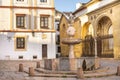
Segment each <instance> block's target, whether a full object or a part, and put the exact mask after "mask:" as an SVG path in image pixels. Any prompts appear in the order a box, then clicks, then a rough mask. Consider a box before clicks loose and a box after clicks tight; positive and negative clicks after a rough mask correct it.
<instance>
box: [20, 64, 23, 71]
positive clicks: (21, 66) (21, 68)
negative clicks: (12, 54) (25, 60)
mask: <svg viewBox="0 0 120 80" xmlns="http://www.w3.org/2000/svg"><path fill="white" fill-rule="evenodd" d="M23 71H24V69H23V64H19V72H23Z"/></svg>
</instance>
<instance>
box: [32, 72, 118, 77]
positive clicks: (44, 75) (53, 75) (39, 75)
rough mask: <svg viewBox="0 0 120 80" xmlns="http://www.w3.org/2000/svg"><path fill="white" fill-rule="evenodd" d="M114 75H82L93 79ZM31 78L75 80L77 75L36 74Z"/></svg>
mask: <svg viewBox="0 0 120 80" xmlns="http://www.w3.org/2000/svg"><path fill="white" fill-rule="evenodd" d="M113 75H116V73H109V74H103V73H101V74H91V75H84V77H85V78H93V77H106V76H113ZM31 77H62V78H77V75H65V74H62V75H61V74H57V75H56V74H36V75H33V76H31Z"/></svg>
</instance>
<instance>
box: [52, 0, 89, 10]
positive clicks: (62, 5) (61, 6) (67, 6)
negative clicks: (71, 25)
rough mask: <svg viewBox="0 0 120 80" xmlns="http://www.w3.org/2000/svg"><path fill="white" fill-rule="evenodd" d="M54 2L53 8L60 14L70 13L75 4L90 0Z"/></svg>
mask: <svg viewBox="0 0 120 80" xmlns="http://www.w3.org/2000/svg"><path fill="white" fill-rule="evenodd" d="M54 1H55V8H56V9H57V10H58V11H61V12H70V11H72V12H73V11H75V8H76V3H78V2H80V3H86V2H89V1H90V0H54Z"/></svg>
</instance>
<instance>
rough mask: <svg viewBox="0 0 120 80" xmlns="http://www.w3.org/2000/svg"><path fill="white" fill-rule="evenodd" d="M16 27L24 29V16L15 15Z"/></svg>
mask: <svg viewBox="0 0 120 80" xmlns="http://www.w3.org/2000/svg"><path fill="white" fill-rule="evenodd" d="M16 27H17V28H25V15H24V14H23V15H16Z"/></svg>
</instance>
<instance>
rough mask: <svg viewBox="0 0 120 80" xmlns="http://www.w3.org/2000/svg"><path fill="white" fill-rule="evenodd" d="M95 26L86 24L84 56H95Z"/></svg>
mask: <svg viewBox="0 0 120 80" xmlns="http://www.w3.org/2000/svg"><path fill="white" fill-rule="evenodd" d="M93 32H94V31H93V26H92V24H91V23H89V22H86V23H85V24H84V26H83V28H82V39H83V43H82V54H83V55H82V56H86V57H87V56H89V57H90V56H94V39H93V35H94V33H93Z"/></svg>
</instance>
